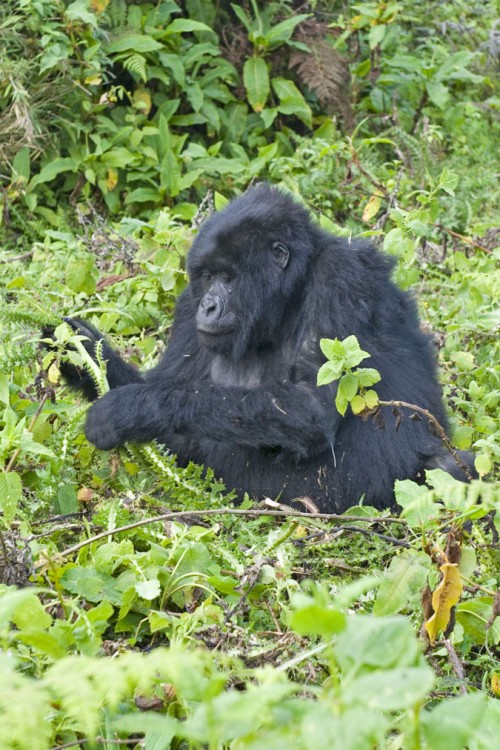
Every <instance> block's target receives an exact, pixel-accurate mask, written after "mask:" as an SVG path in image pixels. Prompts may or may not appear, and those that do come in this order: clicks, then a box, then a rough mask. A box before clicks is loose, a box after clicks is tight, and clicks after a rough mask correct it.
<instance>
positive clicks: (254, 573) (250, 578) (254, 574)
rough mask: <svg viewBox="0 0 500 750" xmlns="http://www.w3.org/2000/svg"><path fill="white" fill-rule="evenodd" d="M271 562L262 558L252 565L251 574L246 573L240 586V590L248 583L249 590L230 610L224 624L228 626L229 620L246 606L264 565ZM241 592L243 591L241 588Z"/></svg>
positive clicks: (267, 558) (266, 558)
mask: <svg viewBox="0 0 500 750" xmlns="http://www.w3.org/2000/svg"><path fill="white" fill-rule="evenodd" d="M269 562H270V558H269V557H262V558H260V560H257V561H256V562H255V564H254V565H252V566H251V567H250V569H249V573H245V575H244V576H243V578H242V580H241V582H240V583H239V584H238V588H240V587H241V586H243V585H245V583H246V584H247V589H246V591H244V592H243V593H242V595H241V596H240V598H239V599H238V601H237V602H236V604H235V605H234V607H232V608H231V609H230V610H229V612H228V613H227V615H226V616H225V618H224V623H225V624H227V623H228V622H229V620H230V619H231V617H232V616H233V615H234V614H235V613H236V612H237V611H238V610H239V609H240V608H241V606H242V605H243V604H244V602H245V601H246V599H247V597H248V595H249V594H250V592H251V591H252V589H253V588H254V586H255V584H256V583H257V581H258V580H259V576H260V571H261V570H262V568H263V567H264V565H267V564H269ZM245 578H247V581H245ZM240 590H241V588H240Z"/></svg>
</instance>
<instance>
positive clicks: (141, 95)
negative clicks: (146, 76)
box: [132, 89, 153, 115]
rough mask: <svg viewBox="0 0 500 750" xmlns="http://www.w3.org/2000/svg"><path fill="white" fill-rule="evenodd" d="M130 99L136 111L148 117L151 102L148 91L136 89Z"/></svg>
mask: <svg viewBox="0 0 500 750" xmlns="http://www.w3.org/2000/svg"><path fill="white" fill-rule="evenodd" d="M132 99H133V102H134V107H135V108H136V109H139V110H140V111H141V112H142V114H144V115H149V113H150V112H151V107H152V104H153V102H152V100H151V94H150V92H149V91H148V89H136V90H135V91H134V95H133V97H132Z"/></svg>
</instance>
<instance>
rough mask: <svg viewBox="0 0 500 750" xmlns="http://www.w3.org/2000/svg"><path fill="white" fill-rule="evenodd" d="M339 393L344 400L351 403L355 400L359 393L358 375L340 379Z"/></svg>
mask: <svg viewBox="0 0 500 750" xmlns="http://www.w3.org/2000/svg"><path fill="white" fill-rule="evenodd" d="M338 392H339V394H340V395H341V396H342V398H345V399H346V401H350V400H351V399H353V398H354V396H355V395H356V393H357V392H358V377H357V375H356V373H350V374H349V375H344V376H343V377H342V378H341V379H340V382H339V390H338Z"/></svg>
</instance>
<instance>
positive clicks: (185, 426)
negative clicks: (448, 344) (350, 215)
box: [63, 185, 465, 512]
mask: <svg viewBox="0 0 500 750" xmlns="http://www.w3.org/2000/svg"><path fill="white" fill-rule="evenodd" d="M392 266H393V261H392V260H391V259H389V258H388V257H386V256H384V255H383V254H382V253H380V252H379V251H378V250H377V249H375V247H373V245H371V244H370V243H368V242H365V241H352V242H351V241H349V240H347V239H345V238H340V237H335V236H334V235H332V234H330V233H328V232H326V231H324V230H323V229H321V228H320V227H319V225H318V224H317V223H316V222H315V221H314V220H313V219H312V218H311V216H310V215H309V212H308V211H307V209H306V208H304V206H303V205H302V204H299V203H297V202H296V201H295V200H294V199H293V198H292V197H291V196H290V195H289V194H286V193H283V192H281V191H280V190H278V189H276V188H274V187H271V186H269V185H258V186H256V187H252V188H250V189H249V190H248V191H247V192H246V193H245V194H243V195H242V196H241V197H239V198H237V199H236V200H234V201H233V202H231V203H230V204H229V205H228V206H226V207H225V208H224V209H223V210H222V211H220V212H217V213H214V214H213V215H212V216H211V217H210V218H209V219H207V220H206V221H205V223H204V224H203V225H202V227H201V229H200V231H199V233H198V235H197V237H196V239H195V240H194V242H193V245H192V248H191V250H190V252H189V254H188V258H187V270H188V275H189V278H190V283H189V285H188V286H187V288H186V289H185V291H184V292H183V293H182V294H181V296H180V297H179V299H178V302H177V307H176V311H175V317H174V322H173V327H172V331H171V335H170V340H169V342H168V347H167V350H166V352H165V354H164V356H163V358H162V359H161V361H160V362H159V364H158V365H157V366H156V367H155V368H154V369H152V370H150V371H148V372H145V373H140V372H139V371H138V370H136V369H135V368H134V367H132V366H131V365H130V364H128V363H126V362H125V361H124V360H123V359H122V358H121V357H120V356H119V354H118V353H117V352H116V351H115V350H114V349H113V348H112V347H111V346H110V345H109V343H108V342H107V341H106V340H103V344H102V346H103V355H104V359H106V360H107V372H108V381H109V384H110V388H111V390H110V391H109V392H108V393H107V394H106V395H104V396H103V397H102V398H99V399H98V400H97V401H96V403H94V404H93V405H92V406H91V407H90V409H89V411H88V415H87V422H86V427H85V433H86V436H87V438H88V439H89V440H90V442H91V443H93V444H94V445H96V446H97V447H98V448H101V449H104V450H109V449H111V448H114V447H115V446H118V445H121V444H122V443H124V442H125V441H135V442H145V441H150V440H157V441H158V442H159V443H162V444H164V445H165V446H166V447H167V448H168V449H169V450H170V451H171V452H172V453H175V454H176V455H177V460H178V463H179V464H180V465H181V466H186V465H187V464H188V463H189V462H190V461H193V462H195V463H199V464H203V465H204V466H205V467H211V468H212V469H213V470H214V473H215V475H216V476H217V477H220V478H222V479H223V481H224V483H225V485H226V487H227V489H229V490H232V489H234V490H236V493H237V495H238V496H239V497H240V498H241V497H242V496H243V494H244V493H245V492H247V493H249V495H250V496H251V497H253V498H255V499H262V498H264V497H271V498H274V499H278V500H279V501H280V502H283V503H288V504H290V503H293V501H294V500H296V499H298V498H301V497H308V498H310V499H311V500H312V501H313V502H314V503H315V505H316V506H317V507H318V508H319V509H320V510H322V511H325V512H342V511H344V510H346V508H348V507H350V506H351V505H353V504H356V503H357V502H358V501H359V500H360V499H361V498H364V501H365V502H366V503H368V504H370V505H374V506H376V507H378V508H384V507H388V506H390V505H391V504H392V503H393V501H394V496H393V487H394V482H395V480H396V479H408V478H409V479H415V478H418V477H421V476H422V473H423V470H424V469H425V468H431V467H432V468H434V467H436V466H443V467H444V468H446V469H447V470H450V471H451V472H452V473H455V474H456V475H457V476H458V475H459V474H460V470H459V468H458V467H454V466H453V465H452V464H453V462H450V461H449V458H448V456H447V454H446V452H445V450H444V448H443V445H442V441H441V440H440V439H439V438H438V437H437V436H436V435H434V434H432V433H431V432H430V430H429V427H428V425H427V423H426V421H425V420H421V421H417V420H412V419H410V418H409V416H410V414H408V415H404V416H403V419H401V417H400V416H399V417H398V415H396V414H394V413H393V410H391V408H389V407H381V409H382V412H383V421H384V426H383V427H382V428H381V427H380V425H377V424H376V420H373V419H368V420H364V419H362V418H360V417H359V416H355V415H354V414H352V412H351V411H350V409H349V413H346V415H345V416H344V417H341V416H340V414H339V413H338V412H337V410H336V407H335V404H334V400H335V393H336V384H335V383H332V384H331V385H329V386H322V387H318V386H317V385H316V376H317V372H318V369H319V367H320V366H321V364H323V362H324V357H323V355H322V353H321V350H320V346H319V341H320V339H321V338H336V337H337V338H339V339H344V338H346V337H347V336H349V335H351V334H354V335H355V336H357V338H358V340H359V342H360V345H361V347H362V348H363V349H364V350H366V351H368V352H369V354H370V355H371V359H370V360H369V366H370V367H375V368H376V369H378V370H379V372H380V374H381V377H382V380H381V382H380V383H378V384H377V392H378V394H379V397H380V398H381V399H383V400H390V399H399V400H403V401H407V402H409V403H412V404H418V405H419V406H421V407H423V408H425V409H428V410H429V411H430V412H431V413H432V414H433V415H434V416H435V417H436V418H437V419H438V420H439V422H440V423H441V424H442V425H444V426H446V415H445V411H444V407H443V404H442V397H441V389H440V386H439V384H438V380H437V375H436V363H435V357H434V353H433V349H432V345H431V343H430V341H429V339H428V337H427V336H426V335H424V333H422V331H421V330H420V326H419V320H418V314H417V309H416V305H415V303H414V301H413V299H412V297H411V296H410V295H409V294H408V293H406V292H403V291H401V290H400V289H398V288H397V287H396V286H395V284H394V283H393V282H392V281H391V269H392ZM68 320H69V322H70V323H71V324H72V326H73V327H74V328H75V329H76V330H77V331H78V332H80V333H81V334H83V335H85V336H86V337H87V339H88V341H86V342H85V345H86V346H87V349H88V351H89V352H91V353H93V354H94V356H95V345H96V342H97V341H99V340H101V339H102V338H103V337H102V335H101V334H100V333H99V331H97V330H96V329H95V328H94V327H93V326H91V325H89V324H87V323H85V322H83V321H81V320H79V319H76V318H75V319H68ZM63 374H64V375H65V377H66V379H67V380H68V381H69V384H70V385H73V386H76V387H79V388H80V389H81V390H82V391H83V392H84V394H85V395H86V396H87V397H88V398H89V399H95V398H96V396H97V393H96V391H95V387H94V385H93V383H92V381H91V379H90V378H89V376H88V375H87V374H86V373H84V372H81V371H78V370H77V369H76V368H75V367H73V366H71V365H68V364H66V365H65V366H64V367H63ZM460 478H462V479H465V476H461V477H460Z"/></svg>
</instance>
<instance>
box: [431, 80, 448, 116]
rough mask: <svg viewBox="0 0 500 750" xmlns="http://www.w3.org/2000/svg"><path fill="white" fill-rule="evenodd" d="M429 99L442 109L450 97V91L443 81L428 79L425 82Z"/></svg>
mask: <svg viewBox="0 0 500 750" xmlns="http://www.w3.org/2000/svg"><path fill="white" fill-rule="evenodd" d="M425 88H426V90H427V94H428V96H429V99H430V100H431V102H432V103H433V104H435V105H436V107H439V109H444V108H445V107H446V105H447V104H448V101H449V99H450V92H449V90H448V87H447V86H445V85H444V84H443V83H439V82H437V83H436V82H433V81H428V82H427V83H426V84H425Z"/></svg>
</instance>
